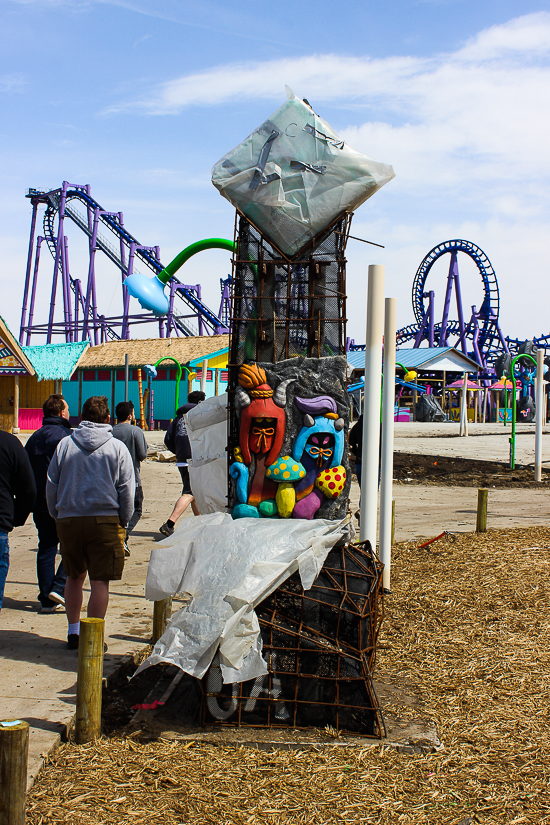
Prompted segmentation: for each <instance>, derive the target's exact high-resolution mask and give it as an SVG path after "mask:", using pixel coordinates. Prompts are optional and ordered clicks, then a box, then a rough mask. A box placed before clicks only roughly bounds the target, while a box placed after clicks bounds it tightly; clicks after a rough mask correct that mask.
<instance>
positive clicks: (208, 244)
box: [157, 238, 235, 284]
mask: <svg viewBox="0 0 550 825" xmlns="http://www.w3.org/2000/svg"><path fill="white" fill-rule="evenodd" d="M205 249H225V250H227V252H234V251H235V244H234V242H233V241H228V240H226V239H225V238H205V240H203V241H195V243H192V244H190V245H189V246H186V247H185V249H182V251H181V252H180V253H179V255H176V257H175V258H174V260H173V261H170V263H169V264H168V266H165V267H164V269H163V270H162V272H159V274H158V275H157V278H158V279H159V281H160V282H161V283H163V284H167V283H168V281H169V280H170V278H172V277H173V276H174V275H175V274H176V272H177V271H178V269H180V268H181V267H182V266H183V265H184V263H185V262H186V261H188V260H189V258H192V257H193V255H196V254H197V252H203V251H204V250H205Z"/></svg>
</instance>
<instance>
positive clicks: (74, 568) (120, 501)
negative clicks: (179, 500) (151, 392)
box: [46, 395, 135, 650]
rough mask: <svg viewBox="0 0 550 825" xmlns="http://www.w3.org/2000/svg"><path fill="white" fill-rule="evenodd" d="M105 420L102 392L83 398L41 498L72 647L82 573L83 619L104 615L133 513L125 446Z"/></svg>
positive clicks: (74, 645)
mask: <svg viewBox="0 0 550 825" xmlns="http://www.w3.org/2000/svg"><path fill="white" fill-rule="evenodd" d="M109 421H110V414H109V404H108V401H107V398H106V396H104V395H94V396H92V397H91V398H88V399H87V401H85V402H84V405H83V407H82V420H81V422H80V424H79V425H78V427H77V429H76V430H75V431H74V433H73V434H72V435H71V436H70V437H69V438H64V439H63V441H60V442H59V444H58V445H57V449H56V451H55V453H54V456H53V458H52V460H51V462H50V466H49V469H48V480H47V483H46V500H47V502H48V510H49V512H50V515H51V516H52V518H54V519H55V522H56V526H57V535H58V536H59V543H60V545H61V558H62V559H63V567H64V568H65V572H66V573H67V581H66V584H65V609H66V611H67V620H68V623H69V628H68V636H67V646H68V647H69V649H71V650H75V649H76V648H78V642H79V633H80V611H81V608H82V586H83V584H84V579H85V578H86V574H88V577H89V579H90V589H91V595H90V599H89V601H88V610H87V612H88V617H90V618H96V619H104V618H105V614H106V612H107V607H108V604H109V582H110V581H120V579H121V578H122V571H123V570H124V538H125V536H126V528H127V526H128V522H129V521H130V518H131V517H132V513H133V512H134V494H135V474H134V466H133V464H132V457H131V455H130V453H129V451H128V448H127V447H126V445H125V444H123V443H122V441H119V440H118V439H117V438H113V433H112V427H111V425H110V424H109Z"/></svg>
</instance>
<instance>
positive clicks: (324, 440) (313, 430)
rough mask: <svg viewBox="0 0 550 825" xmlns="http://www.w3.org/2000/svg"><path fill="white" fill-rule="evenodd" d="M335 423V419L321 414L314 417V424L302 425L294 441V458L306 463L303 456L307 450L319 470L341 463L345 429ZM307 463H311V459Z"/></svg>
mask: <svg viewBox="0 0 550 825" xmlns="http://www.w3.org/2000/svg"><path fill="white" fill-rule="evenodd" d="M334 423H335V422H334V419H332V418H326V417H325V416H324V415H319V416H316V417H315V418H314V419H313V426H311V427H307V426H305V427H302V429H301V430H300V432H299V433H298V438H297V439H296V441H295V443H294V449H293V452H292V455H293V457H294V459H295V460H297V461H302V463H304V460H305V461H307V459H306V458H305V456H303V454H304V452H305V453H306V455H307V456H308V458H309V459H311V460H312V461H313V462H315V465H316V467H318V468H319V472H321V471H322V470H326V469H328V468H329V467H337V466H338V465H339V464H341V463H342V456H343V454H344V431H343V429H341V430H337V429H336V427H335V426H334ZM302 456H303V458H302ZM319 461H320V462H321V463H319ZM307 463H308V465H309V464H310V461H307ZM304 466H305V464H304Z"/></svg>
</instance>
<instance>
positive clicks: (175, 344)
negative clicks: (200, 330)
mask: <svg viewBox="0 0 550 825" xmlns="http://www.w3.org/2000/svg"><path fill="white" fill-rule="evenodd" d="M228 346H229V335H195V336H193V337H190V338H138V339H136V340H133V341H108V342H107V343H105V344H100V345H99V346H98V347H90V348H89V349H88V350H87V352H86V353H85V354H84V356H83V357H82V359H81V361H80V362H79V364H78V367H79V369H120V368H123V367H124V356H125V354H126V353H128V359H129V363H130V366H131V367H143V366H144V365H145V364H155V363H156V362H157V361H158V360H159V358H165V357H170V358H174V359H175V360H176V361H178V362H179V363H180V364H188V363H189V362H190V361H193V360H196V359H199V360H202V359H203V358H208V356H209V355H210V354H211V353H212V354H214V353H219V351H220V350H221V349H224V348H227V347H228ZM167 365H168V362H167Z"/></svg>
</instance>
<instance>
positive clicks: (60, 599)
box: [48, 590, 65, 607]
mask: <svg viewBox="0 0 550 825" xmlns="http://www.w3.org/2000/svg"><path fill="white" fill-rule="evenodd" d="M48 599H49V600H50V601H51V602H56V603H57V604H60V605H62V606H63V607H65V596H64V595H63V594H62V593H56V592H55V590H52V592H51V593H48Z"/></svg>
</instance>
